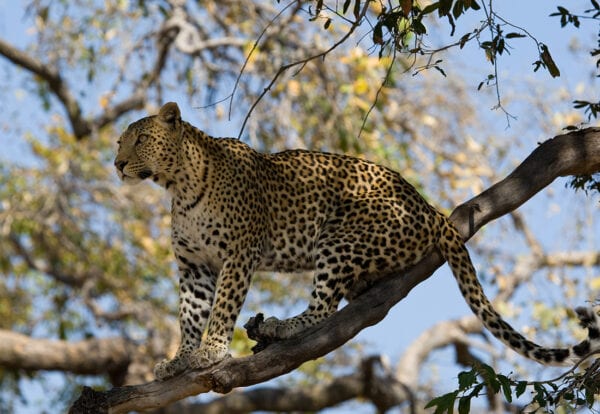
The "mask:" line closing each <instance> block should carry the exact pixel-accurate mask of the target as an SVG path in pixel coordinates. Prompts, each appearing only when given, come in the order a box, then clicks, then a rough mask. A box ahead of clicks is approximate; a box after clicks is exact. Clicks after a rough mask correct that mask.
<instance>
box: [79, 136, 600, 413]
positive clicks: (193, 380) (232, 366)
mask: <svg viewBox="0 0 600 414" xmlns="http://www.w3.org/2000/svg"><path fill="white" fill-rule="evenodd" d="M599 170H600V128H588V129H585V130H581V131H576V132H571V133H568V134H564V135H559V136H557V137H555V138H553V139H550V140H548V141H546V142H544V143H542V144H540V146H539V147H538V148H536V149H535V150H534V151H533V152H532V153H531V155H530V156H529V157H527V159H525V161H523V163H522V164H521V165H519V166H518V167H517V168H516V169H515V170H514V171H513V172H512V173H511V174H510V175H509V176H508V177H506V178H505V179H504V180H502V181H500V182H499V183H497V184H495V185H494V186H492V187H490V188H489V189H488V190H486V191H484V192H483V193H481V194H480V195H478V196H476V197H474V198H473V199H471V200H469V201H467V202H466V203H464V204H462V205H461V206H459V207H458V208H456V210H455V211H454V212H453V213H452V215H451V217H450V218H451V220H452V221H453V222H454V224H455V225H456V227H457V228H458V230H459V231H460V232H461V234H462V235H463V237H464V238H465V240H468V239H469V238H470V237H471V236H472V235H473V234H474V233H475V232H476V231H477V230H478V229H480V228H481V227H482V226H483V225H485V224H486V223H488V222H490V221H491V220H493V219H495V218H498V217H500V216H502V215H504V214H506V213H508V212H510V211H512V210H514V209H516V208H517V207H519V206H520V205H521V204H523V203H524V202H526V201H527V200H528V199H529V198H531V197H532V196H533V195H534V194H536V193H537V192H539V191H540V190H541V189H543V188H544V187H545V186H547V185H548V184H549V183H551V182H552V181H554V179H556V178H557V177H560V176H566V175H573V174H592V173H594V172H598V171H599ZM442 264H443V260H442V257H441V255H440V254H439V253H438V252H437V251H434V252H432V253H431V254H430V255H428V256H427V257H426V258H425V259H423V260H422V261H421V262H420V263H419V264H417V265H416V266H414V267H413V268H411V269H408V270H407V271H403V270H401V269H399V270H398V272H395V273H394V274H392V275H384V277H383V279H382V280H381V281H380V282H379V283H377V284H376V285H375V286H373V287H372V288H371V289H370V290H368V291H367V292H365V293H364V294H363V295H361V296H359V297H358V298H356V299H355V300H354V301H352V302H351V303H349V304H348V305H347V306H346V307H344V308H343V309H341V310H340V311H338V312H336V313H335V314H334V315H333V316H331V317H330V318H328V319H327V320H326V321H324V322H323V323H321V324H319V325H318V326H315V327H313V328H311V329H309V330H307V331H306V332H305V333H304V335H303V336H302V337H300V338H293V339H289V340H285V341H281V342H278V343H274V344H271V345H269V346H268V347H267V348H266V349H265V350H263V351H261V352H259V353H258V354H256V355H252V356H248V357H244V358H237V359H227V360H225V361H222V362H221V363H219V364H217V365H215V366H213V367H211V368H208V369H204V370H202V371H189V372H185V373H183V374H181V375H179V376H177V377H175V378H172V379H169V380H166V381H162V382H158V381H154V382H150V383H147V384H141V385H137V386H128V387H117V388H113V389H111V390H109V391H106V392H96V391H93V390H91V389H89V388H86V389H84V392H83V393H82V395H81V397H80V398H79V399H78V400H77V401H76V402H75V403H74V404H73V406H72V407H71V410H70V412H71V413H84V412H85V413H109V412H110V413H123V412H128V411H131V410H144V409H151V408H158V407H162V406H165V405H167V404H169V403H172V402H174V401H177V400H180V399H182V398H185V397H187V396H191V395H197V394H199V393H204V392H208V391H211V390H212V391H216V392H220V393H226V392H229V391H230V390H232V389H233V388H236V387H241V386H248V385H252V384H257V383H260V382H264V381H267V380H269V379H271V378H274V377H277V376H280V375H283V374H285V373H287V372H290V371H292V370H293V369H295V368H297V367H298V366H299V365H300V364H302V363H303V362H305V361H308V360H311V359H315V358H318V357H320V356H322V355H325V354H327V353H328V352H330V351H332V350H334V349H335V348H338V347H339V346H341V345H342V344H344V343H345V342H347V341H348V340H350V339H351V338H353V337H354V336H355V335H356V334H358V333H359V332H360V331H361V330H362V329H364V328H366V327H368V326H371V325H374V324H376V323H377V322H379V321H380V320H381V319H383V318H384V317H385V315H386V314H387V312H388V311H389V309H390V308H391V307H392V306H393V305H394V304H396V303H397V302H399V301H400V300H401V299H403V298H404V297H405V296H406V295H407V294H408V293H409V292H410V291H411V289H412V288H413V287H415V286H416V285H418V284H419V283H421V282H422V281H423V280H425V279H427V278H428V277H429V276H430V275H431V274H432V273H433V272H434V271H435V270H436V269H437V268H438V267H440V266H441V265H442Z"/></svg>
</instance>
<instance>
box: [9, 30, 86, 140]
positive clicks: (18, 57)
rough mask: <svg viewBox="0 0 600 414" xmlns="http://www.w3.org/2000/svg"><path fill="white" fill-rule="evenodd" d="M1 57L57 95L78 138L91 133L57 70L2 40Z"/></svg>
mask: <svg viewBox="0 0 600 414" xmlns="http://www.w3.org/2000/svg"><path fill="white" fill-rule="evenodd" d="M0 55H2V56H4V57H5V58H7V59H8V60H10V61H11V62H12V63H14V64H15V65H17V66H20V67H22V68H24V69H26V70H28V71H29V72H31V73H33V74H34V75H37V76H39V77H40V78H41V79H42V80H43V81H44V82H46V84H47V85H48V88H49V89H50V90H51V91H52V93H54V94H55V95H56V97H57V98H58V99H59V101H60V102H61V103H62V104H63V106H64V107H65V110H66V111H67V116H68V117H69V122H70V123H71V127H72V128H73V134H74V135H75V136H76V137H77V138H81V137H83V136H86V135H88V134H89V132H90V127H89V125H88V123H87V122H86V121H85V120H84V119H83V117H82V115H81V107H80V106H79V104H78V103H77V100H76V99H75V97H74V96H73V94H72V93H71V91H70V90H69V88H68V86H67V84H66V83H65V81H64V79H63V78H62V76H60V73H58V71H57V70H56V69H55V68H51V67H50V66H49V65H48V64H46V63H44V62H41V61H39V60H38V59H36V58H34V57H33V56H29V55H28V54H27V53H25V52H23V51H21V50H19V49H17V48H15V47H13V46H12V45H11V44H9V43H7V42H5V41H4V40H2V39H0Z"/></svg>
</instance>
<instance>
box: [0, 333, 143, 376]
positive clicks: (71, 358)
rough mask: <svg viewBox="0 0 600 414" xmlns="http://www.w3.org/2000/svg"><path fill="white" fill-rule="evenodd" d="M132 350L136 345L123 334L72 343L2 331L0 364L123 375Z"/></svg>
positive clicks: (15, 367)
mask: <svg viewBox="0 0 600 414" xmlns="http://www.w3.org/2000/svg"><path fill="white" fill-rule="evenodd" d="M132 352H133V346H132V344H131V343H130V342H128V341H127V340H126V339H124V338H119V337H116V338H104V339H86V340H83V341H79V342H69V341H60V340H49V339H38V338H32V337H29V336H27V335H23V334H19V333H16V332H11V331H6V330H0V366H2V367H5V368H9V369H24V370H57V371H66V372H72V373H74V374H82V375H99V374H106V373H109V374H111V375H119V376H120V375H122V374H124V372H125V371H126V370H127V366H128V365H129V363H130V356H131V354H132Z"/></svg>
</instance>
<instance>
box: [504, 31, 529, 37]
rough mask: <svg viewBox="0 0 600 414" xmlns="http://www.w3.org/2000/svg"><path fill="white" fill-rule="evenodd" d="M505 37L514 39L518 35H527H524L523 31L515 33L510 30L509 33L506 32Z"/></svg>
mask: <svg viewBox="0 0 600 414" xmlns="http://www.w3.org/2000/svg"><path fill="white" fill-rule="evenodd" d="M505 37H506V38H507V39H516V38H518V37H527V36H526V35H524V34H523V33H515V32H511V33H508V34H507V35H506V36H505Z"/></svg>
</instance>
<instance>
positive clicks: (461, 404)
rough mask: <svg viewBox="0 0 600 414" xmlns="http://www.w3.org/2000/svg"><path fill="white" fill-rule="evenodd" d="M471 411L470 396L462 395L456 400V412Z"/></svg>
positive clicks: (465, 413) (460, 413)
mask: <svg viewBox="0 0 600 414" xmlns="http://www.w3.org/2000/svg"><path fill="white" fill-rule="evenodd" d="M470 411H471V397H462V398H460V399H459V400H458V413H459V414H469V412H470Z"/></svg>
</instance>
